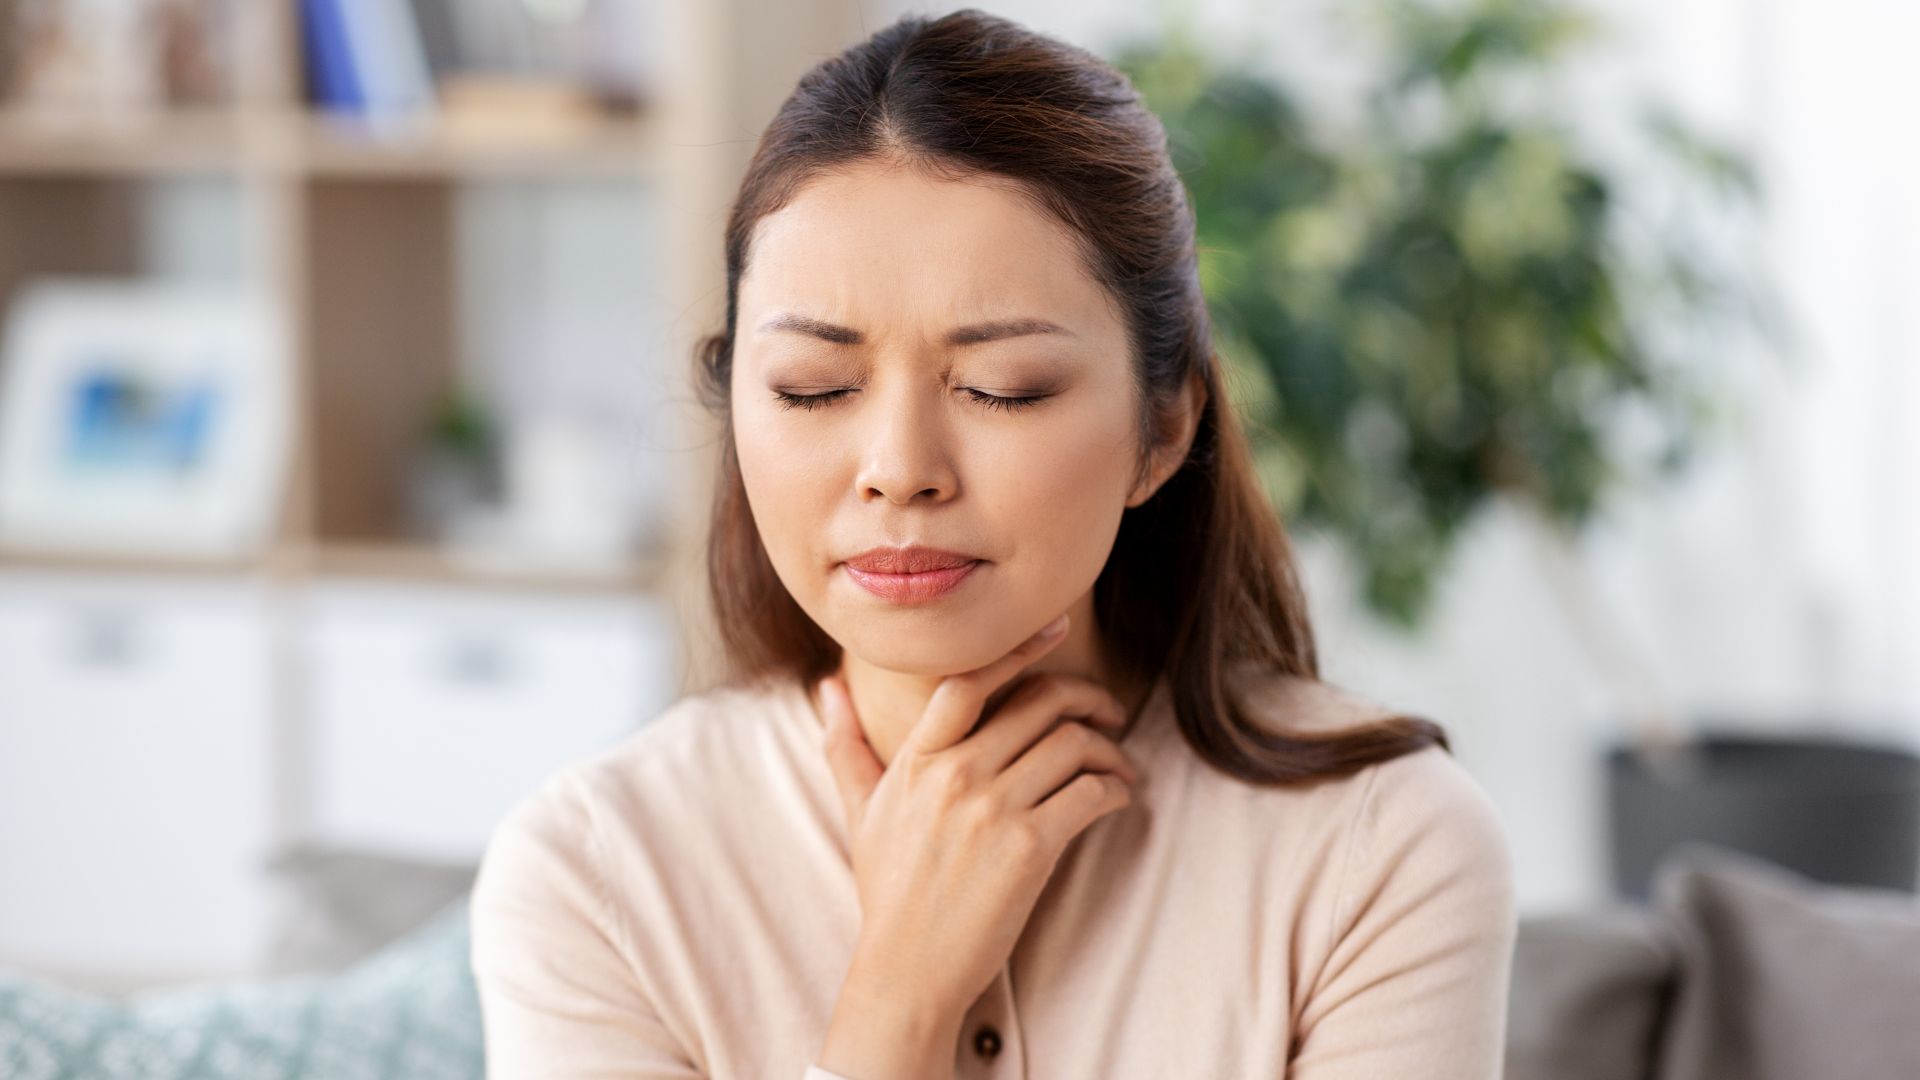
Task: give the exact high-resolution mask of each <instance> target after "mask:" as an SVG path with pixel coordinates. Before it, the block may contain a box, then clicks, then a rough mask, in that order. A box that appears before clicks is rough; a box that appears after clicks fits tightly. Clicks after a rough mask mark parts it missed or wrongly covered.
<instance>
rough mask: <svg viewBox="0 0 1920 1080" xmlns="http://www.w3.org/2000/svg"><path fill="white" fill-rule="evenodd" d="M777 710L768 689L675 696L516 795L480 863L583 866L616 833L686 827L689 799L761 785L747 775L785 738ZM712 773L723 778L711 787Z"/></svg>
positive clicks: (692, 817) (691, 817)
mask: <svg viewBox="0 0 1920 1080" xmlns="http://www.w3.org/2000/svg"><path fill="white" fill-rule="evenodd" d="M783 704H784V703H783V701H782V700H781V689H780V687H779V686H778V685H777V684H774V683H756V684H750V685H724V686H719V687H714V688H712V689H708V690H704V691H700V692H697V693H693V694H688V695H685V696H683V697H681V698H679V699H677V700H676V701H674V702H673V703H672V704H670V705H668V706H667V707H666V708H664V709H662V710H660V711H659V712H658V713H656V714H655V715H654V716H653V717H652V718H650V719H649V720H647V721H646V722H645V723H643V724H641V725H640V726H639V727H638V728H636V729H634V730H633V731H632V732H630V733H628V734H627V735H626V736H625V737H624V738H622V739H620V740H619V741H618V742H616V743H614V744H612V745H611V746H608V747H606V748H605V749H603V750H601V751H599V752H598V753H594V754H591V755H589V756H586V757H582V758H579V759H576V760H574V761H572V762H569V763H567V764H566V765H563V766H561V767H560V768H558V769H555V770H554V771H552V772H551V773H549V774H548V775H547V776H546V777H545V779H544V780H542V782H541V783H540V784H539V785H538V786H537V787H535V788H534V789H533V790H532V791H530V792H527V793H526V794H524V795H522V796H521V797H520V798H519V799H518V800H517V801H516V802H515V803H514V804H513V805H512V807H511V808H510V809H508V810H507V811H506V813H504V814H503V815H502V816H501V818H500V820H499V821H498V822H497V823H496V825H495V826H494V831H493V835H492V839H491V840H490V841H489V844H488V854H487V858H488V860H489V861H494V860H507V859H514V860H518V859H522V858H525V857H528V856H529V855H531V853H532V852H534V851H539V852H542V853H544V855H545V857H546V858H547V860H548V861H550V862H551V861H553V860H554V859H555V858H556V857H558V856H560V855H562V854H565V855H568V856H577V857H578V858H580V859H583V860H584V859H588V858H591V857H592V855H593V853H592V852H590V851H589V850H588V849H589V848H593V847H597V846H599V845H603V844H604V843H606V842H607V838H608V837H609V836H613V835H615V834H619V835H620V836H622V837H626V836H627V834H630V833H633V832H635V830H646V829H649V828H653V827H656V826H658V827H660V828H663V829H665V828H672V829H676V830H681V831H685V830H687V829H688V828H689V827H690V826H692V825H693V824H694V823H695V821H696V820H698V819H699V817H700V815H698V814H689V813H688V811H689V810H692V809H694V808H695V805H696V803H698V802H700V801H702V800H710V799H711V798H712V797H713V795H714V793H715V792H717V791H720V790H722V789H724V790H727V791H732V792H734V793H736V794H738V793H740V792H751V791H753V790H756V789H757V788H758V787H759V786H760V785H756V784H755V783H754V782H753V777H752V775H751V773H752V770H754V769H756V768H759V769H764V768H766V767H767V766H768V764H769V763H770V762H771V760H773V759H774V757H775V755H772V754H769V752H768V747H769V746H770V745H775V744H777V743H779V742H781V741H783V740H788V739H791V737H792V735H791V732H789V731H786V730H785V727H786V725H785V724H784V723H783V720H784V719H785V718H784V717H783V716H782V715H781V707H782V705H783ZM717 777H727V778H728V779H729V780H730V781H731V782H729V783H725V784H722V783H717V782H716V778H717ZM628 838H631V837H628Z"/></svg>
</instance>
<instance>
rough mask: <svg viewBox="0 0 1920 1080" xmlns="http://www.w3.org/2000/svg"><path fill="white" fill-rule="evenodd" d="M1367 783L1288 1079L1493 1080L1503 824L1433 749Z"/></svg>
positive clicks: (1387, 766) (1499, 1036)
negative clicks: (1396, 1079)
mask: <svg viewBox="0 0 1920 1080" xmlns="http://www.w3.org/2000/svg"><path fill="white" fill-rule="evenodd" d="M1371 769H1372V775H1371V776H1369V778H1368V779H1367V782H1366V787H1365V788H1364V790H1363V792H1362V794H1361V796H1360V808H1359V811H1358V814H1357V815H1356V817H1355V819H1354V821H1353V823H1352V825H1351V826H1350V832H1349V834H1348V837H1347V845H1348V847H1347V853H1346V856H1345V867H1346V868H1345V870H1344V871H1343V872H1342V876H1341V883H1340V885H1339V886H1338V890H1337V891H1338V894H1339V895H1338V898H1337V899H1336V901H1335V903H1334V906H1333V932H1334V936H1333V939H1332V940H1333V945H1332V947H1331V950H1330V951H1329V953H1328V955H1327V959H1326V962H1325V963H1324V965H1322V966H1321V968H1320V969H1319V971H1318V972H1317V973H1316V974H1315V976H1314V977H1313V979H1312V983H1311V986H1310V988H1309V990H1308V991H1307V992H1306V993H1305V994H1304V995H1303V1000H1302V1004H1301V1005H1300V1006H1299V1010H1298V1015H1297V1018H1296V1021H1295V1026H1294V1048H1293V1054H1292V1056H1291V1057H1290V1059H1289V1066H1288V1071H1287V1076H1288V1078H1289V1080H1374V1078H1378V1077H1387V1076H1419V1077H1423V1078H1427V1080H1500V1077H1501V1073H1502V1072H1503V1070H1504V1052H1505V1041H1506V1023H1507V994H1508V987H1509V983H1510V979H1511V972H1512V964H1513V952H1514V944H1515V940H1516V938H1517V936H1518V922H1517V919H1516V913H1515V899H1514V883H1513V857H1512V851H1511V848H1510V846H1509V844H1508V840H1507V836H1506V833H1505V831H1504V829H1503V828H1502V827H1501V824H1500V820H1499V816H1498V814H1497V812H1496V811H1495V809H1494V806H1493V803H1492V800H1491V799H1489V798H1488V797H1487V795H1486V794H1485V793H1484V792H1483V791H1482V790H1481V788H1480V787H1479V786H1478V785H1477V784H1476V783H1475V782H1474V781H1473V779H1472V777H1471V776H1470V775H1469V774H1468V773H1467V772H1466V770H1465V769H1464V768H1462V767H1461V766H1460V765H1459V763H1458V762H1456V761H1455V760H1454V758H1453V757H1452V755H1450V754H1449V753H1448V752H1447V751H1446V750H1444V749H1443V748H1441V747H1438V746H1429V747H1426V748H1424V749H1422V750H1419V751H1415V752H1414V753H1411V754H1406V755H1402V756H1401V757H1398V758H1394V759H1392V760H1390V761H1386V762H1382V763H1380V764H1378V765H1375V766H1372V767H1371Z"/></svg>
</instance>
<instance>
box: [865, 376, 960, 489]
mask: <svg viewBox="0 0 1920 1080" xmlns="http://www.w3.org/2000/svg"><path fill="white" fill-rule="evenodd" d="M876 393H877V391H876ZM943 393H944V391H943V390H940V389H938V388H936V389H934V390H933V391H932V392H931V393H929V392H928V391H927V388H926V386H925V385H924V384H921V385H916V386H913V387H912V388H907V387H902V388H901V389H900V391H899V392H897V393H895V394H893V395H891V396H890V397H888V398H884V399H878V400H874V401H873V405H874V406H876V407H874V408H870V409H868V410H867V412H868V415H869V416H871V417H873V418H874V419H873V426H872V429H871V434H870V435H869V436H868V437H867V438H866V439H865V440H864V441H863V444H862V446H861V460H860V469H859V473H858V475H857V476H856V477H855V481H854V482H855V485H856V490H858V491H859V493H860V497H861V498H862V499H863V500H870V499H874V498H882V499H886V500H888V501H889V502H892V503H896V504H898V505H902V506H905V505H909V504H911V503H912V502H913V501H914V500H915V499H918V498H924V499H926V500H927V501H929V502H934V503H941V502H946V501H947V500H948V499H951V498H953V496H954V494H955V493H956V492H957V491H958V490H959V475H958V473H957V472H956V471H955V469H954V467H953V458H952V455H951V454H950V453H949V452H948V444H947V438H948V432H947V430H946V426H945V424H944V423H943V421H942V420H941V418H940V415H939V398H940V395H941V394H943Z"/></svg>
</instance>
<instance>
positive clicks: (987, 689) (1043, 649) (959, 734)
mask: <svg viewBox="0 0 1920 1080" xmlns="http://www.w3.org/2000/svg"><path fill="white" fill-rule="evenodd" d="M1069 621H1070V620H1069V619H1068V618H1067V616H1066V615H1065V614H1062V615H1061V616H1059V617H1058V618H1056V619H1055V620H1054V621H1053V622H1050V623H1048V624H1047V625H1046V626H1044V627H1042V628H1041V629H1040V630H1039V631H1037V632H1036V633H1035V634H1034V635H1033V636H1032V637H1029V638H1027V639H1026V640H1025V641H1023V642H1021V643H1020V644H1018V645H1016V646H1014V647H1013V649H1012V651H1010V652H1008V653H1007V654H1006V655H1005V656H1002V657H1001V658H999V659H998V660H995V661H993V662H992V663H990V664H987V665H985V666H984V667H978V668H975V669H973V670H972V671H967V672H962V673H960V674H958V675H949V676H947V677H946V678H944V679H942V680H940V685H939V686H937V687H935V688H934V691H933V696H932V697H931V698H929V699H928V701H927V708H926V711H925V712H923V713H921V714H920V719H919V720H918V721H916V722H915V723H914V725H913V730H911V731H909V732H907V737H906V739H905V740H904V743H903V746H904V747H906V748H908V749H911V750H914V751H916V752H919V753H933V752H934V751H937V750H944V749H946V748H947V747H949V746H952V745H953V744H954V743H957V742H959V741H960V740H961V739H963V738H965V737H966V735H967V732H968V731H970V730H972V728H973V725H974V724H976V723H978V722H979V720H980V713H981V710H982V709H984V708H985V707H986V703H987V697H988V695H990V694H992V693H993V692H994V691H995V690H998V689H999V688H1000V687H1001V686H1003V685H1005V684H1006V683H1007V682H1008V681H1010V680H1011V679H1012V678H1013V677H1014V676H1015V675H1018V674H1020V672H1021V671H1022V670H1023V669H1025V668H1026V666H1027V665H1028V664H1031V663H1033V662H1034V661H1035V660H1038V659H1040V658H1041V657H1042V656H1045V655H1046V654H1047V653H1048V652H1049V651H1050V650H1052V648H1053V647H1054V646H1055V645H1058V644H1060V643H1061V642H1062V641H1065V640H1066V639H1067V624H1068V622H1069Z"/></svg>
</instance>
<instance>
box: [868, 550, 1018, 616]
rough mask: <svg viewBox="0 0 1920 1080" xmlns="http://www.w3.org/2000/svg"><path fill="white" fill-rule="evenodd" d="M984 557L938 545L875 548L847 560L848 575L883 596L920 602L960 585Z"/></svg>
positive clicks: (874, 593)
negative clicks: (942, 548) (929, 546)
mask: <svg viewBox="0 0 1920 1080" xmlns="http://www.w3.org/2000/svg"><path fill="white" fill-rule="evenodd" d="M984 561H985V560H983V559H977V558H975V557H973V556H971V555H962V554H960V553H959V552H954V551H943V550H940V549H938V548H924V547H905V548H874V549H872V550H870V551H864V552H861V553H860V554H858V555H855V556H854V557H853V558H851V559H848V560H847V561H846V563H845V566H846V569H847V576H848V577H850V578H852V579H853V580H854V582H855V583H856V584H858V585H859V586H860V587H861V588H863V589H865V590H867V591H868V592H870V593H872V594H873V595H875V596H878V597H880V598H881V599H883V600H890V601H893V602H895V603H918V602H921V601H925V600H932V599H935V598H937V597H940V596H944V595H946V594H947V593H949V592H952V591H953V590H954V589H956V588H959V586H960V583H961V582H963V581H965V580H966V579H967V578H968V577H969V576H970V575H971V574H972V573H973V571H974V569H975V568H977V567H978V566H980V565H981V564H982V563H983V562H984Z"/></svg>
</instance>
